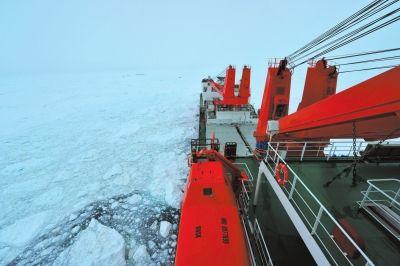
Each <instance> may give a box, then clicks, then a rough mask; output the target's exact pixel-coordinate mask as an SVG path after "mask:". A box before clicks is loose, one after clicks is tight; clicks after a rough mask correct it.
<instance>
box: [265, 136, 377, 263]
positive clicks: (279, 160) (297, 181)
mask: <svg viewBox="0 0 400 266" xmlns="http://www.w3.org/2000/svg"><path fill="white" fill-rule="evenodd" d="M268 148H269V149H270V150H272V151H273V153H275V154H274V158H276V160H274V158H272V157H271V160H272V161H273V162H276V165H277V164H278V163H283V164H285V165H286V167H287V169H288V170H289V171H290V173H291V174H292V175H293V176H294V179H293V182H291V181H289V182H290V183H291V184H292V187H291V191H290V192H289V191H287V190H286V188H285V190H286V191H287V192H288V193H289V197H288V198H289V200H291V198H290V196H292V195H293V193H294V191H295V186H296V184H301V185H302V187H303V188H304V189H305V190H306V192H308V194H309V196H311V198H312V199H313V200H314V201H315V202H316V203H317V204H318V205H319V211H318V214H317V216H316V218H317V219H316V220H315V223H314V225H313V227H312V232H313V233H315V232H316V228H317V226H318V225H320V224H321V225H322V223H321V221H320V218H321V216H322V214H323V213H325V214H326V215H327V216H328V217H329V218H330V220H331V221H332V222H333V223H334V225H335V226H336V227H337V228H338V229H339V230H340V231H341V233H342V234H343V235H344V236H345V237H346V238H347V240H348V241H349V242H350V243H351V244H352V245H353V246H354V247H355V248H356V249H357V251H358V252H359V253H360V254H361V256H362V257H363V258H364V259H365V260H366V262H367V264H368V265H374V263H373V262H372V261H371V259H369V257H368V256H367V255H366V254H365V253H364V251H362V249H361V248H360V247H359V246H358V245H357V244H356V243H355V242H354V240H353V239H352V238H351V237H350V235H349V234H348V233H347V232H346V231H345V230H344V229H343V227H342V226H341V225H340V224H339V223H338V222H337V221H336V219H335V218H334V217H333V215H332V214H331V213H330V212H329V211H328V210H327V209H326V207H325V206H324V205H323V204H322V203H321V202H320V201H319V200H318V198H317V197H316V196H315V195H314V193H312V191H311V190H310V189H309V188H308V187H307V185H306V184H305V183H304V182H303V180H301V178H300V177H299V176H298V175H297V174H296V172H295V171H294V170H293V169H292V168H291V167H290V165H289V164H288V163H286V161H285V160H284V158H282V156H281V155H280V154H279V153H278V151H277V150H275V149H274V147H273V146H272V145H271V144H270V143H268ZM267 156H268V154H267ZM267 160H268V157H267V158H266V159H265V162H266V164H268V165H269V163H268V162H267ZM270 167H271V166H270ZM271 170H273V171H274V170H275V169H271ZM283 188H284V187H283ZM296 192H297V191H296ZM297 193H298V194H299V192H297ZM303 201H304V202H305V200H304V198H303ZM292 202H293V201H292ZM305 203H306V202H305ZM306 204H307V203H306ZM296 205H297V204H296ZM297 208H298V206H297ZM298 209H299V208H298ZM312 213H313V212H312ZM313 214H314V213H313ZM302 215H303V218H304V219H306V220H307V218H306V217H305V215H304V214H302ZM314 216H315V214H314ZM318 217H319V218H318ZM307 222H308V221H307ZM324 229H325V231H327V230H326V228H325V227H324ZM318 238H319V237H318ZM333 242H334V243H335V245H336V246H337V243H336V242H335V241H334V240H333ZM323 246H324V248H325V249H326V250H327V248H326V247H325V245H323ZM337 247H338V246H337ZM338 248H339V247H338ZM339 250H340V251H341V252H342V254H343V253H344V252H343V251H342V250H341V249H340V248H339ZM328 253H329V252H328ZM344 256H345V258H346V259H347V260H348V258H347V257H346V255H344ZM348 261H349V260H348ZM349 262H350V261H349ZM350 263H351V262H350Z"/></svg>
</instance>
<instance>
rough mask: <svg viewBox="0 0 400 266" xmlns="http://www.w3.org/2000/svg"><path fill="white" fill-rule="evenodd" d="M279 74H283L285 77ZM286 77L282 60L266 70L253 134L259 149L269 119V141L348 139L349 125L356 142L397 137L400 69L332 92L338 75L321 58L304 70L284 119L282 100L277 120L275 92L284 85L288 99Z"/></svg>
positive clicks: (286, 102) (266, 136)
mask: <svg viewBox="0 0 400 266" xmlns="http://www.w3.org/2000/svg"><path fill="white" fill-rule="evenodd" d="M282 73H287V74H286V76H284V75H283V74H282ZM289 73H290V72H289V69H288V68H287V67H286V64H285V63H284V61H281V63H280V64H279V66H276V67H275V66H272V67H270V68H269V69H268V77H267V82H266V86H265V91H264V97H263V103H262V106H261V111H260V118H259V121H258V125H257V130H256V131H255V133H254V135H255V137H256V138H257V142H258V143H257V144H258V148H263V143H265V142H266V141H268V139H269V135H268V132H271V128H270V129H268V128H267V121H268V120H277V121H278V125H279V126H278V128H277V129H275V130H274V131H275V132H274V140H291V141H299V140H300V141H304V140H315V141H317V140H318V141H329V139H331V138H352V137H353V124H355V125H356V128H357V137H358V138H364V139H366V140H382V139H386V138H395V137H400V88H399V83H398V81H399V80H400V66H398V67H394V68H393V69H390V70H388V71H386V72H384V73H382V74H379V75H377V76H375V77H372V78H370V79H368V80H366V81H364V82H362V83H360V84H357V85H355V86H353V87H351V88H349V89H347V90H344V91H342V92H340V93H337V94H334V93H335V91H336V80H337V72H336V70H335V68H334V67H328V66H327V64H326V61H325V60H321V61H318V62H317V63H316V64H315V65H314V66H311V67H310V68H309V69H308V72H307V78H306V85H305V90H304V94H303V99H302V101H301V103H300V105H299V108H298V110H297V111H296V112H295V113H293V114H290V115H287V106H288V101H283V100H281V102H282V104H284V109H285V110H284V111H285V112H284V113H283V114H284V115H283V116H281V117H280V116H277V115H276V112H277V110H279V108H280V107H279V101H278V100H276V99H277V98H278V95H277V92H278V91H279V89H281V88H282V87H283V86H282V85H286V86H285V87H283V88H284V89H285V95H287V96H288V95H289V91H290V74H289ZM284 81H285V82H284ZM281 90H282V89H281ZM278 99H279V98H278ZM265 114H268V116H266V115H265Z"/></svg>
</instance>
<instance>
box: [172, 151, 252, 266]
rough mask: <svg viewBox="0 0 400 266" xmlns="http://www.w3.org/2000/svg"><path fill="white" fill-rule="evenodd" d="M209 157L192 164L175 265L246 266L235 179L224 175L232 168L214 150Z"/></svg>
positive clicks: (247, 262) (182, 211)
mask: <svg viewBox="0 0 400 266" xmlns="http://www.w3.org/2000/svg"><path fill="white" fill-rule="evenodd" d="M209 154H212V155H213V156H210V158H208V159H205V160H204V159H203V160H199V161H197V162H193V163H191V169H190V174H189V177H188V182H187V186H186V191H185V195H184V200H183V203H182V208H181V218H180V225H179V235H178V244H177V251H176V257H175V265H178V266H180V265H249V257H248V252H247V246H246V242H245V235H244V231H243V228H242V223H241V220H240V216H239V209H238V206H237V203H236V198H235V193H234V188H233V187H234V186H235V185H234V182H235V180H233V179H234V178H235V175H232V174H231V173H230V174H227V168H229V167H235V166H234V165H233V164H232V163H230V162H229V161H228V160H227V159H226V158H225V157H223V156H222V155H221V154H220V153H218V152H216V151H214V150H209ZM221 157H223V158H222V159H221ZM218 158H219V159H218ZM235 170H236V171H238V169H237V168H236V169H235ZM232 176H233V177H232Z"/></svg>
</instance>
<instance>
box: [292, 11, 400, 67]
mask: <svg viewBox="0 0 400 266" xmlns="http://www.w3.org/2000/svg"><path fill="white" fill-rule="evenodd" d="M399 11H400V8H397V9H395V10H393V11H391V12H389V13H387V14H385V15H383V16H381V17H379V18H377V19H375V20H373V21H371V22H369V23H367V24H365V25H363V26H361V27H359V28H357V29H355V30H353V31H351V32H349V33H347V34H345V35H343V36H341V37H339V38H337V39H335V40H333V41H331V42H329V43H327V44H325V45H323V46H321V47H319V48H317V49H315V50H313V51H311V52H309V53H307V54H305V55H303V56H301V57H299V58H297V59H296V60H294V62H296V61H298V60H300V59H303V58H305V57H307V56H310V55H312V54H313V53H315V52H317V51H320V50H322V49H324V48H326V47H328V46H329V45H332V46H331V47H328V48H327V49H325V50H323V51H322V52H320V53H318V54H316V55H314V56H312V57H311V58H309V59H313V58H315V57H318V56H320V55H323V54H325V53H327V52H330V51H332V50H334V49H332V48H335V47H336V46H338V47H337V48H339V47H341V46H343V45H345V44H348V43H350V42H352V41H355V40H357V39H359V38H361V37H364V36H366V35H368V34H369V33H372V32H374V31H376V30H378V29H381V28H383V27H385V26H387V25H390V24H392V23H393V22H396V21H397V20H398V19H399V18H400V16H396V17H395V18H392V19H390V20H387V21H385V22H383V23H381V24H379V25H377V26H375V27H374V28H372V29H369V30H368V31H365V32H362V31H364V30H366V29H367V28H369V27H371V26H372V25H374V24H376V23H378V22H380V21H381V20H383V19H386V18H388V17H390V16H392V15H394V14H396V13H397V12H399ZM357 34H359V35H357ZM337 48H335V49H337ZM309 59H307V60H306V61H305V62H307V61H308V60H309Z"/></svg>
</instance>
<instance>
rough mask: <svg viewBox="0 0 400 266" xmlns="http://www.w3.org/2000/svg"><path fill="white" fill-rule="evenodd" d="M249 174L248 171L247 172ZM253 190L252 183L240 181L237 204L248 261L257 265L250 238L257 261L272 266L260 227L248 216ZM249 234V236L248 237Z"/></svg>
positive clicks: (255, 220) (256, 221)
mask: <svg viewBox="0 0 400 266" xmlns="http://www.w3.org/2000/svg"><path fill="white" fill-rule="evenodd" d="M249 172H250V171H249ZM252 188H253V183H252V181H251V180H242V181H241V186H240V191H239V197H238V202H239V206H240V208H241V209H242V211H243V212H242V215H241V218H242V223H243V228H244V230H245V233H246V240H247V245H248V248H249V250H250V259H251V263H252V265H257V263H256V258H255V256H254V253H255V250H253V247H254V246H253V245H252V244H251V241H250V237H251V238H252V239H254V240H255V243H254V244H255V245H256V247H257V253H258V254H259V257H258V258H259V259H260V260H261V261H262V265H271V266H273V262H272V258H271V254H270V252H269V250H268V246H267V244H266V242H265V239H264V236H263V232H262V230H261V228H260V225H259V223H258V220H257V218H255V219H254V222H251V221H250V219H249V216H248V211H249V207H250V206H249V204H250V195H249V194H250V193H251V190H252ZM246 224H248V225H249V227H250V230H247V227H246ZM250 233H251V235H250Z"/></svg>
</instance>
